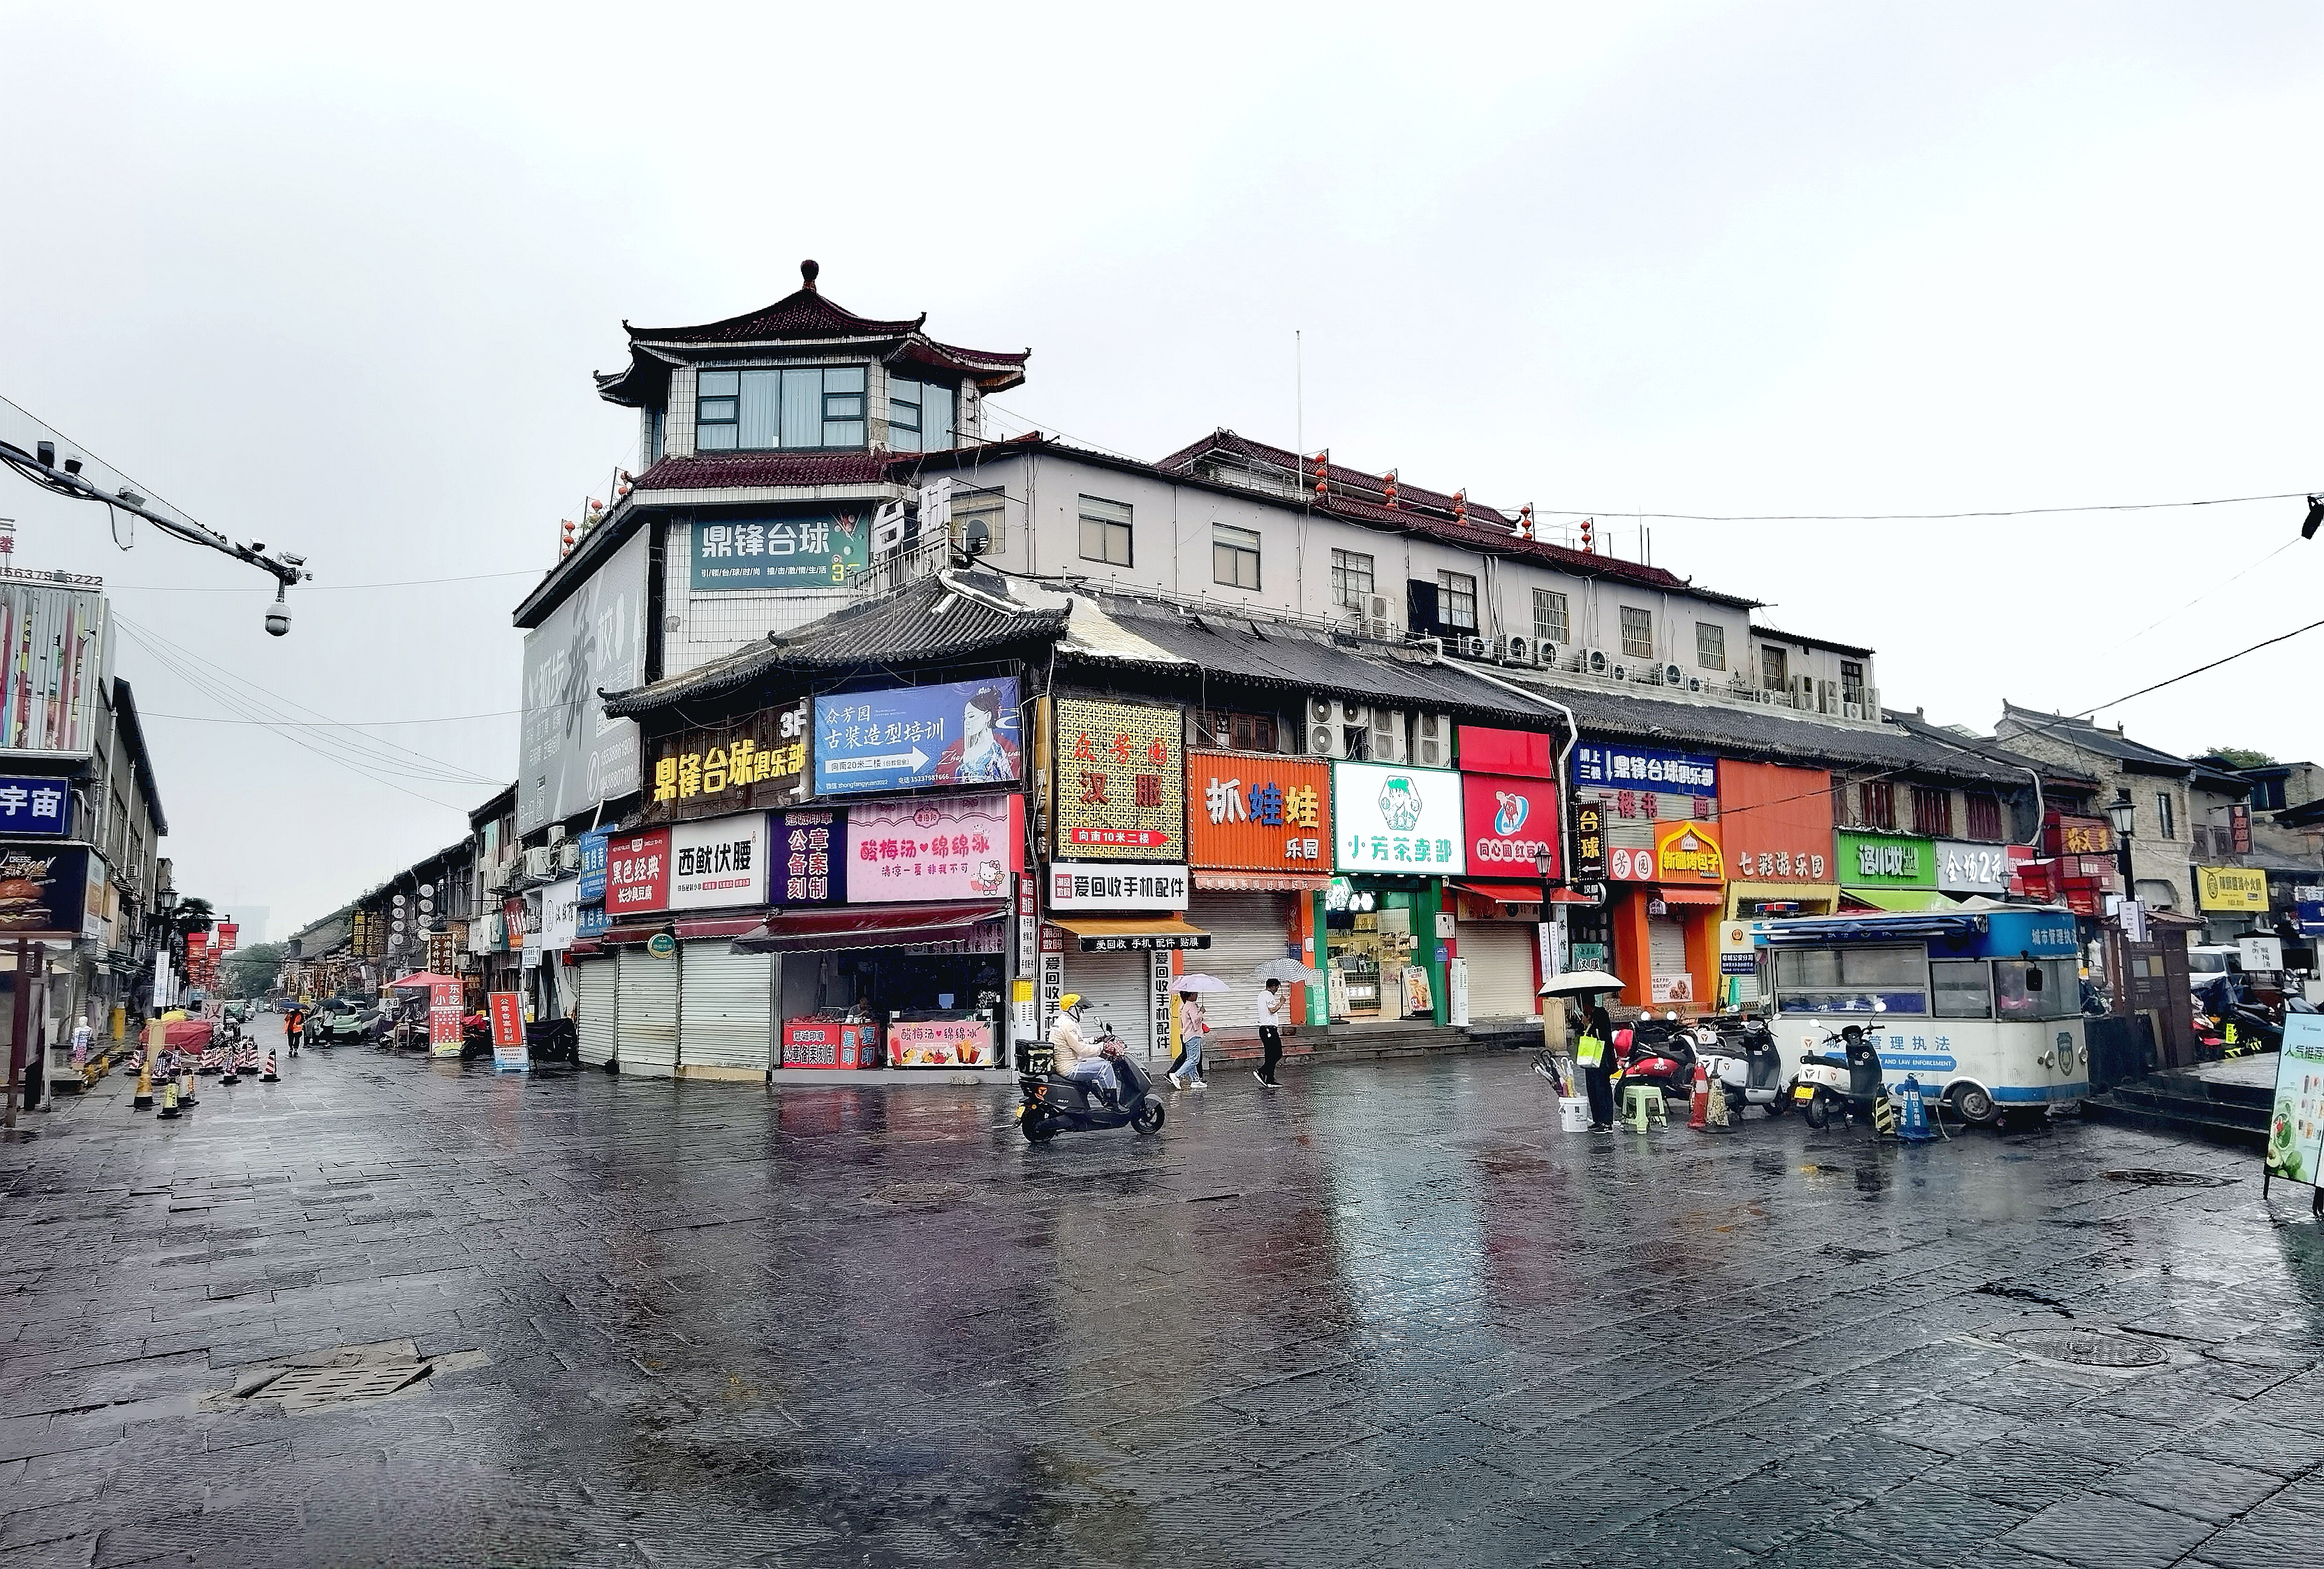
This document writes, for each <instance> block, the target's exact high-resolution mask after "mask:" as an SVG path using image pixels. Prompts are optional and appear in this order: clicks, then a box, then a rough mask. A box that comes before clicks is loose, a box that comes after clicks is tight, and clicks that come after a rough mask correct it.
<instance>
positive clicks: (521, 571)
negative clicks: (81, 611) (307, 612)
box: [106, 567, 543, 594]
mask: <svg viewBox="0 0 2324 1569" xmlns="http://www.w3.org/2000/svg"><path fill="white" fill-rule="evenodd" d="M541 576H543V574H542V573H540V572H538V571H536V570H534V569H533V568H530V567H516V568H510V569H509V570H508V571H506V572H470V573H466V574H464V575H463V576H461V577H403V578H398V579H396V580H395V581H393V582H387V583H302V584H300V586H299V592H300V593H301V594H313V593H316V592H317V591H318V590H320V591H323V592H339V593H345V592H346V591H347V590H349V589H354V588H420V587H425V586H429V585H433V584H438V583H483V582H487V581H489V580H492V579H494V578H500V577H541ZM106 588H107V589H129V590H132V591H134V592H136V593H139V594H248V593H250V592H252V591H251V590H250V589H247V588H210V587H205V586H200V585H197V584H192V583H108V584H106Z"/></svg>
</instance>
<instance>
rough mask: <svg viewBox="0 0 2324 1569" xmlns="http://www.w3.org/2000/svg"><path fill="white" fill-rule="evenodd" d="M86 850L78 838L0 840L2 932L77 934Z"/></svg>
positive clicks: (83, 909)
mask: <svg viewBox="0 0 2324 1569" xmlns="http://www.w3.org/2000/svg"><path fill="white" fill-rule="evenodd" d="M88 854H89V853H88V846H86V845H79V844H76V845H71V846H64V845H39V844H6V845H0V937H55V938H58V939H60V940H63V941H67V942H70V941H74V940H76V939H78V937H79V936H80V928H81V918H82V917H83V916H84V915H86V914H87V913H88ZM191 947H192V946H191V945H190V944H189V945H188V951H189V953H190V952H191Z"/></svg>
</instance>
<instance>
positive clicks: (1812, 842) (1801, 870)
mask: <svg viewBox="0 0 2324 1569" xmlns="http://www.w3.org/2000/svg"><path fill="white" fill-rule="evenodd" d="M1719 826H1720V831H1721V833H1723V834H1724V835H1725V837H1726V845H1725V848H1726V850H1727V853H1728V856H1729V860H1728V866H1727V873H1728V876H1729V878H1731V879H1732V880H1734V881H1737V882H1836V881H1839V880H1840V870H1839V866H1838V864H1837V863H1835V862H1834V861H1833V860H1832V859H1831V829H1832V822H1831V775H1830V774H1828V773H1826V772H1825V771H1823V770H1821V769H1820V768H1786V767H1784V765H1782V764H1780V763H1773V762H1738V761H1734V760H1732V759H1730V758H1724V757H1722V758H1720V760H1719Z"/></svg>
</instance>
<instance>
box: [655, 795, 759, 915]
mask: <svg viewBox="0 0 2324 1569" xmlns="http://www.w3.org/2000/svg"><path fill="white" fill-rule="evenodd" d="M766 902H767V814H766V813H764V812H745V813H743V814H742V815H741V816H740V817H713V818H711V819H710V820H708V821H707V822H699V823H680V824H678V826H675V827H673V828H671V829H670V830H669V906H668V908H669V909H733V907H734V906H736V905H741V904H764V903H766Z"/></svg>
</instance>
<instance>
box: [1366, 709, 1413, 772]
mask: <svg viewBox="0 0 2324 1569" xmlns="http://www.w3.org/2000/svg"><path fill="white" fill-rule="evenodd" d="M1369 750H1370V752H1371V754H1372V761H1374V762H1410V761H1412V758H1411V757H1410V755H1409V749H1408V747H1407V746H1406V742H1405V738H1404V715H1402V714H1399V713H1397V712H1396V711H1395V710H1394V709H1388V708H1375V709H1373V710H1372V724H1371V731H1370V746H1369Z"/></svg>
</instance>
